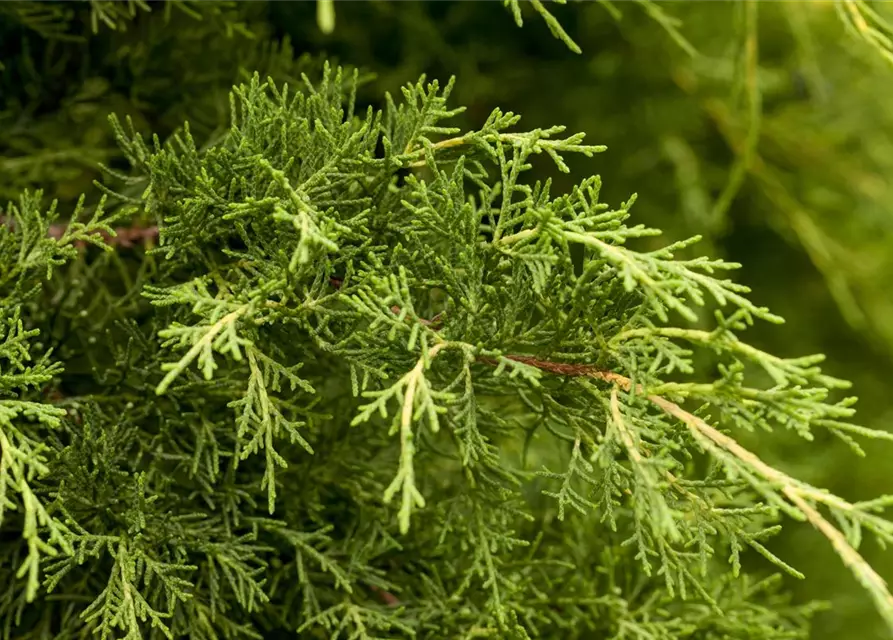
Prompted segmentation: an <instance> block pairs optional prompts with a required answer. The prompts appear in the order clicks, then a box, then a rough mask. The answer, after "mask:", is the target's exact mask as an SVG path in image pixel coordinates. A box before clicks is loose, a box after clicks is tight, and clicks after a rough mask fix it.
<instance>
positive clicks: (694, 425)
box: [506, 355, 893, 625]
mask: <svg viewBox="0 0 893 640" xmlns="http://www.w3.org/2000/svg"><path fill="white" fill-rule="evenodd" d="M506 357H507V358H509V359H512V360H516V361H518V362H523V363H525V364H528V365H530V366H533V367H536V368H537V369H540V370H543V371H547V372H549V373H553V374H556V375H562V376H572V377H577V376H586V377H590V378H594V379H596V380H602V381H604V382H607V383H610V384H611V385H612V386H613V390H612V392H611V408H612V411H613V412H614V417H613V420H614V424H615V425H622V424H623V420H622V418H621V417H620V416H619V405H618V404H617V389H618V388H619V389H623V390H624V391H625V392H627V393H635V394H637V395H643V396H645V397H646V398H647V399H648V400H649V402H651V403H652V404H654V405H655V406H657V407H659V408H660V409H661V410H662V411H664V412H665V413H666V414H668V415H671V416H673V417H675V418H677V419H678V420H679V421H680V422H682V423H683V424H685V426H686V427H688V429H689V430H690V432H691V433H692V435H693V436H694V437H695V439H696V440H697V441H698V442H700V443H701V445H702V446H703V448H704V449H705V450H707V451H710V452H711V453H712V454H713V455H714V456H716V457H717V458H719V459H721V460H724V461H725V462H726V463H727V467H728V468H729V470H730V471H732V472H742V473H744V474H745V476H747V475H748V471H753V472H756V474H757V475H758V476H759V477H761V478H762V480H764V481H766V482H768V483H769V485H770V486H771V487H773V489H775V490H777V491H780V492H781V493H782V494H783V495H784V496H785V497H786V498H788V500H790V502H791V503H792V504H793V505H794V506H795V507H796V511H793V512H792V515H794V516H795V517H797V516H799V517H801V518H805V519H807V520H808V521H809V522H810V523H811V524H812V525H813V526H814V527H815V528H816V529H817V530H818V531H819V532H820V533H821V534H822V535H824V536H825V537H826V538H827V539H828V541H829V542H830V543H831V545H832V547H833V548H834V550H835V552H837V554H838V555H839V556H840V558H841V559H842V560H843V562H844V564H845V565H846V566H847V567H848V568H849V569H850V570H851V571H852V572H853V574H854V575H855V577H856V578H857V579H858V580H859V582H860V583H861V584H862V585H863V586H864V587H865V588H866V589H867V590H868V591H869V593H871V595H872V597H873V598H874V600H875V603H876V604H877V607H878V610H879V611H880V612H881V614H882V615H883V616H884V618H885V619H886V620H887V622H888V623H890V624H891V625H893V595H891V594H890V591H889V589H888V587H887V584H886V582H885V581H884V579H883V578H881V577H880V575H878V573H877V572H876V571H875V570H874V569H873V568H872V567H871V565H869V564H868V562H866V561H865V559H864V558H863V557H862V556H861V555H860V554H859V552H858V551H857V550H856V549H855V548H854V547H853V546H852V545H851V544H850V543H849V542H848V541H847V538H846V536H845V535H844V534H843V533H841V532H840V530H839V529H837V528H836V527H834V525H832V524H831V523H830V522H828V521H827V520H826V519H825V518H824V516H822V515H821V513H820V512H819V511H818V510H817V509H816V508H815V507H814V506H813V505H811V504H810V503H809V501H812V502H815V503H819V504H824V505H826V506H828V507H830V508H831V509H832V510H836V511H838V512H839V513H841V514H845V515H848V516H852V517H857V518H858V517H865V519H866V521H871V522H872V524H874V525H876V526H877V527H879V530H880V531H881V532H882V535H883V537H885V538H890V539H893V525H891V524H890V523H888V522H886V521H883V520H879V519H877V518H875V517H874V516H864V514H862V513H861V510H860V508H859V507H858V505H855V504H852V503H849V502H847V501H845V500H843V499H841V498H838V497H837V496H834V495H832V494H829V493H828V492H826V491H823V490H821V489H817V488H815V487H811V486H809V485H807V484H805V483H803V482H800V481H799V480H796V479H794V478H792V477H790V476H788V475H787V474H785V473H784V472H782V471H779V470H777V469H775V468H773V467H771V466H769V465H767V464H766V463H765V462H763V461H762V460H760V459H759V457H757V456H756V455H755V454H753V453H752V452H750V451H748V450H747V449H745V448H744V447H742V446H741V445H740V444H738V443H737V442H736V441H735V440H734V439H732V438H731V437H729V436H727V435H725V434H724V433H722V432H720V431H718V430H717V429H716V428H714V427H712V426H710V425H709V424H707V423H706V422H705V421H704V420H703V419H702V418H700V417H698V416H696V415H694V414H692V413H690V412H688V411H686V410H684V409H683V408H682V407H680V406H679V405H678V404H676V403H674V402H671V401H669V400H667V399H666V398H663V397H661V396H658V395H654V394H649V393H648V392H647V390H646V389H645V388H644V386H643V385H641V384H634V383H633V381H632V380H630V379H629V378H627V377H626V376H623V375H620V374H618V373H614V372H612V371H606V370H600V369H598V368H596V367H593V366H591V365H584V364H576V365H572V364H565V363H560V362H551V361H548V360H541V359H538V358H534V357H530V356H519V355H508V356H506ZM618 429H619V430H620V432H621V434H622V438H623V441H624V445H625V446H626V447H627V450H628V451H629V452H630V457H631V458H632V459H633V460H634V461H635V462H636V463H638V464H641V463H642V458H641V455H640V454H639V453H638V449H637V447H636V446H635V444H634V442H633V440H632V436H631V435H630V434H629V432H628V431H626V429H625V428H624V427H622V426H618ZM726 454H731V456H732V458H729V457H728V455H726ZM729 462H732V464H728V463H729ZM739 463H740V464H739ZM749 481H750V482H752V483H754V482H755V479H754V478H752V477H751V478H749ZM754 488H756V489H758V490H763V489H762V487H761V486H760V484H759V483H756V484H755V487H754Z"/></svg>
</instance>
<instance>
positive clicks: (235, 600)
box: [0, 67, 893, 639]
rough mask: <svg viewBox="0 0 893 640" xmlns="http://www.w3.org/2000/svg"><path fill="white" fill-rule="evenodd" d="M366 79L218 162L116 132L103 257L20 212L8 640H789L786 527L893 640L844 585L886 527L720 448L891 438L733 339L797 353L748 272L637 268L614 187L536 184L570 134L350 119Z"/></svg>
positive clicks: (675, 263)
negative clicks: (122, 231)
mask: <svg viewBox="0 0 893 640" xmlns="http://www.w3.org/2000/svg"><path fill="white" fill-rule="evenodd" d="M357 77H358V76H357V74H356V73H354V74H352V75H351V74H345V73H343V72H342V71H340V70H330V69H329V68H328V67H327V68H326V69H325V71H324V73H323V75H322V79H321V81H320V82H317V83H312V82H311V81H310V80H309V79H307V78H306V77H304V78H303V84H302V85H301V86H300V87H299V88H295V87H293V86H288V85H280V84H278V83H276V82H275V81H273V80H270V81H268V82H261V80H260V78H259V76H257V75H255V77H254V78H253V79H252V80H251V81H250V82H247V83H245V84H241V85H239V86H237V87H235V88H234V89H233V92H232V94H231V96H230V126H229V128H228V129H227V130H226V131H225V133H223V134H221V135H220V136H218V137H217V138H216V139H215V140H214V141H213V142H212V143H209V144H206V145H203V146H200V145H199V144H198V143H197V142H196V141H195V140H194V138H193V136H192V134H191V133H190V129H189V127H188V125H187V126H184V128H183V129H182V131H181V132H180V133H178V134H177V135H175V136H173V137H172V138H171V139H170V140H169V141H167V142H162V141H161V139H160V138H159V137H158V136H156V137H154V138H153V139H151V140H148V141H147V140H146V138H144V137H143V136H142V135H140V134H139V133H137V132H136V130H135V127H134V126H133V123H132V122H127V121H126V120H125V121H124V122H122V121H121V120H119V119H118V118H112V126H113V130H114V132H115V136H116V138H117V141H118V144H119V146H120V148H121V150H122V152H123V153H124V154H125V155H126V156H127V158H128V160H129V161H130V163H131V165H132V168H133V175H129V176H123V175H118V173H117V172H114V173H112V172H110V178H109V181H108V184H107V185H106V186H104V187H102V189H103V191H105V192H106V194H107V198H108V200H107V201H105V202H103V204H102V205H100V206H98V207H96V208H95V212H94V213H93V216H92V218H91V221H90V222H87V223H80V222H77V220H79V219H80V217H82V215H81V213H80V212H77V213H76V214H75V215H74V216H73V217H72V219H73V220H74V222H72V223H71V225H69V226H68V227H67V230H66V231H65V232H64V233H58V232H57V233H51V230H52V229H53V227H52V224H53V220H54V216H55V210H54V209H51V210H50V212H49V213H46V214H44V213H42V211H43V210H42V208H41V205H40V202H39V198H38V197H36V196H25V197H23V198H22V200H21V204H20V205H18V206H15V207H10V208H9V209H8V211H7V222H8V223H7V224H6V225H4V226H3V227H2V229H0V233H2V235H0V258H2V259H0V268H2V270H3V271H2V276H3V277H2V279H0V286H2V289H0V295H2V296H3V298H2V299H3V301H4V304H3V305H2V309H3V311H2V313H3V314H4V318H5V319H4V325H3V326H4V327H5V328H4V329H3V333H2V334H0V335H2V337H3V341H2V344H0V356H2V358H3V360H2V362H3V363H4V364H3V368H2V370H0V390H2V393H3V395H4V397H3V399H0V438H2V440H0V444H2V446H3V454H2V465H0V474H2V476H0V487H2V491H3V494H2V505H3V508H4V511H3V512H2V530H3V533H4V538H3V542H2V545H0V554H2V562H0V571H2V574H3V582H4V583H5V584H8V585H9V586H8V587H7V590H6V591H4V592H3V593H2V594H0V620H2V621H3V624H4V633H5V637H16V638H46V637H60V638H75V637H87V636H90V635H97V636H98V637H101V638H113V637H115V638H117V637H121V638H128V639H133V638H142V637H150V638H159V637H168V638H174V637H187V636H188V637H198V638H221V637H222V638H237V637H257V638H260V637H292V636H294V637H306V638H322V637H330V638H342V637H343V638H382V637H393V638H397V637H420V638H460V637H462V638H473V637H501V638H528V637H556V638H557V637H561V638H589V637H618V638H623V637H627V638H631V637H651V638H666V639H669V638H681V637H690V638H717V639H718V638H729V637H740V638H745V637H747V638H752V637H759V638H772V639H775V638H778V639H781V638H796V637H801V638H802V637H806V633H807V627H808V625H807V622H808V618H809V617H810V615H811V614H812V612H813V611H814V610H815V607H813V606H792V605H790V604H788V603H786V602H785V601H784V599H783V598H781V597H780V596H779V595H778V594H777V587H778V584H779V581H780V580H781V578H780V577H779V576H778V575H776V576H775V577H766V576H767V573H768V569H769V568H771V569H772V570H775V569H778V570H780V572H782V573H785V574H789V575H791V576H796V577H802V574H801V573H800V572H799V571H798V570H797V569H796V568H794V567H791V566H789V565H788V564H787V563H786V562H785V561H784V559H783V558H780V557H778V556H777V555H775V554H774V553H773V552H772V549H771V542H770V539H771V537H772V536H773V535H774V534H775V533H777V532H778V530H779V528H780V522H781V519H782V516H784V515H788V516H790V517H791V518H793V519H796V520H801V521H808V522H809V523H810V524H812V525H813V526H814V527H815V528H816V529H817V530H818V531H819V533H821V534H822V535H824V536H825V537H826V538H827V539H828V541H829V542H830V543H831V544H832V545H833V547H834V549H835V551H836V552H837V553H838V554H839V555H840V556H841V559H842V560H843V562H844V563H845V564H846V565H847V566H848V567H849V568H850V569H851V570H852V571H853V572H854V574H855V575H856V576H857V577H858V578H859V580H860V581H861V582H862V584H863V585H864V586H865V587H866V589H867V590H868V592H869V593H870V594H871V596H872V597H873V598H874V599H875V602H876V604H877V606H878V609H879V610H880V612H881V613H882V614H883V616H884V617H885V619H886V620H887V622H888V623H889V624H890V625H891V626H893V600H891V596H890V593H889V591H888V589H887V587H886V585H885V584H884V582H883V580H882V579H881V578H880V577H879V576H878V575H877V573H875V572H874V570H873V569H872V568H871V567H870V566H869V565H868V564H867V563H866V562H865V560H864V559H863V558H862V557H861V556H860V554H859V552H858V550H857V549H858V547H859V545H860V542H861V539H862V537H863V536H864V535H871V536H873V537H875V538H876V539H877V540H879V541H880V542H889V541H893V523H891V522H890V521H889V520H887V519H885V518H884V517H883V515H882V513H881V512H882V510H883V508H884V507H885V506H886V505H887V504H888V503H889V502H890V501H891V498H890V497H881V498H878V499H875V500H870V501H864V502H856V503H852V502H848V501H846V500H844V499H843V498H839V497H837V496H834V495H832V494H830V493H828V492H826V491H824V490H822V489H820V488H818V487H813V486H811V485H809V484H806V483H804V482H801V481H799V480H797V479H796V478H793V477H792V476H790V475H788V474H786V473H784V472H783V471H781V470H778V469H775V468H773V467H771V466H769V465H768V464H766V463H765V462H763V461H762V460H761V459H760V458H758V457H757V456H756V455H755V454H754V453H752V452H750V451H748V450H747V449H745V448H744V447H743V446H742V445H741V444H739V443H738V442H737V441H736V440H735V433H736V432H740V431H741V430H753V429H765V430H773V429H790V430H792V431H794V432H796V433H797V434H799V435H800V436H802V437H804V438H806V439H810V438H811V437H812V435H813V433H814V432H815V431H817V430H826V431H829V432H830V433H833V434H834V435H835V436H838V437H840V438H843V439H844V440H845V441H847V442H849V443H851V444H852V445H853V446H854V448H855V449H856V450H857V451H859V449H858V445H857V443H856V440H855V437H857V436H858V437H874V438H886V439H890V435H889V434H886V433H880V432H875V431H871V430H869V429H866V428H863V427H860V426H857V425H855V424H853V423H852V422H850V419H851V417H852V415H853V399H851V398H839V397H838V391H839V390H841V389H844V388H846V387H847V383H845V382H843V381H841V380H838V379H836V378H833V377H831V376H829V375H827V374H825V373H823V372H822V371H821V369H820V368H819V363H820V362H821V357H819V356H808V357H800V358H782V357H778V356H775V355H773V354H770V353H766V352H765V351H762V350H760V349H758V348H756V347H754V346H751V345H750V344H748V343H747V342H744V341H743V340H742V339H741V337H740V335H741V334H742V333H743V332H744V331H745V330H746V329H747V328H748V326H749V325H751V324H752V323H753V322H756V321H768V322H775V323H778V322H780V321H781V319H780V318H778V317H777V316H776V315H774V314H772V313H771V312H770V311H769V310H767V309H766V308H763V307H760V306H757V305H756V304H754V303H753V302H751V301H750V299H749V298H748V297H747V294H748V290H747V288H746V287H744V286H743V285H741V284H738V283H736V282H735V281H733V280H731V279H730V278H728V277H727V276H728V272H729V271H730V270H733V269H735V268H736V267H737V266H738V265H736V264H732V263H727V262H724V261H721V260H711V259H708V258H705V257H690V256H691V255H692V249H691V247H692V245H693V244H694V243H695V242H696V240H697V239H696V238H693V239H692V240H689V241H685V242H677V243H671V244H669V245H667V246H665V247H663V248H658V249H651V250H642V249H637V248H636V243H637V241H638V240H639V239H641V238H645V237H649V238H651V237H653V236H656V235H657V234H658V232H657V231H656V230H654V229H650V228H646V227H644V226H641V225H637V226H633V225H630V224H629V223H628V221H629V218H630V216H631V208H632V206H633V204H634V201H635V196H633V197H631V198H629V199H628V200H627V201H625V202H623V203H621V204H620V205H619V206H617V207H615V208H611V207H610V206H608V205H606V204H604V203H602V202H601V200H600V188H601V181H600V179H599V178H598V177H591V178H587V179H584V180H582V181H581V182H580V183H579V184H578V185H577V186H576V187H575V188H573V189H572V190H571V191H569V192H568V193H563V194H557V195H556V194H553V192H552V191H553V189H552V185H551V182H550V181H548V180H547V181H545V182H535V183H533V184H531V183H529V182H528V181H526V180H525V178H526V174H525V172H526V171H528V170H529V169H530V168H531V166H532V164H533V162H534V161H535V160H536V156H542V157H544V158H545V159H548V160H551V161H552V162H553V164H554V165H555V166H556V167H557V168H558V169H559V170H560V171H562V172H569V171H570V169H569V165H568V162H569V160H568V159H567V158H568V157H569V156H570V155H571V154H584V155H591V154H595V153H600V152H603V151H604V147H601V146H598V145H589V144H585V143H584V140H583V135H582V134H572V135H567V134H566V133H565V131H564V128H563V127H551V128H540V129H533V130H528V131H524V130H521V129H519V128H518V125H519V122H520V117H519V116H517V115H515V114H513V113H511V112H505V111H502V110H500V109H496V110H494V111H493V112H492V113H491V114H490V116H489V117H488V118H487V119H486V121H485V122H484V124H483V125H482V126H481V127H480V128H478V129H475V130H472V131H465V132H463V131H461V130H459V129H458V128H455V127H452V126H450V118H452V117H454V116H455V115H457V114H458V113H460V112H461V109H457V108H454V107H451V106H450V104H449V97H450V93H451V90H452V88H453V82H452V81H450V82H449V83H447V85H446V86H444V87H441V86H440V85H439V84H438V83H437V82H431V83H426V81H425V79H424V78H423V79H421V80H419V82H417V83H414V84H410V85H407V86H406V87H405V88H404V90H403V96H402V100H400V101H397V100H394V99H393V98H391V97H390V96H387V97H386V99H385V101H384V103H385V107H384V108H383V109H381V110H376V109H374V108H372V107H370V108H368V109H367V110H365V111H362V110H360V109H358V108H357V100H356V86H357ZM122 179H124V181H123V182H122ZM106 207H110V208H109V209H106ZM106 210H108V211H111V212H112V213H111V214H106V213H105V211H106ZM124 219H130V220H133V221H135V222H138V223H139V225H140V226H138V227H137V228H139V229H147V230H151V231H145V232H140V233H138V234H136V236H137V237H138V238H143V239H146V240H147V246H141V245H140V244H139V243H135V242H133V241H131V242H127V243H122V242H117V243H112V242H109V240H110V239H111V238H113V237H114V235H115V230H114V227H113V226H112V223H113V222H116V221H117V223H119V224H120V223H121V221H122V220H124ZM156 231H157V238H156V237H155V232H156ZM78 245H80V246H78ZM94 245H98V246H99V247H101V248H103V249H105V251H99V250H97V249H96V248H95V247H94ZM707 310H712V311H713V317H714V318H715V324H714V326H713V328H712V329H711V328H705V326H706V325H705V323H704V322H705V321H704V319H705V317H709V316H710V314H708V313H705V311H707ZM32 362H33V364H32ZM704 362H708V363H712V364H713V366H714V373H713V374H711V373H710V371H709V370H707V369H705V367H704V366H703V364H702V363H704ZM276 634H279V635H276Z"/></svg>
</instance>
